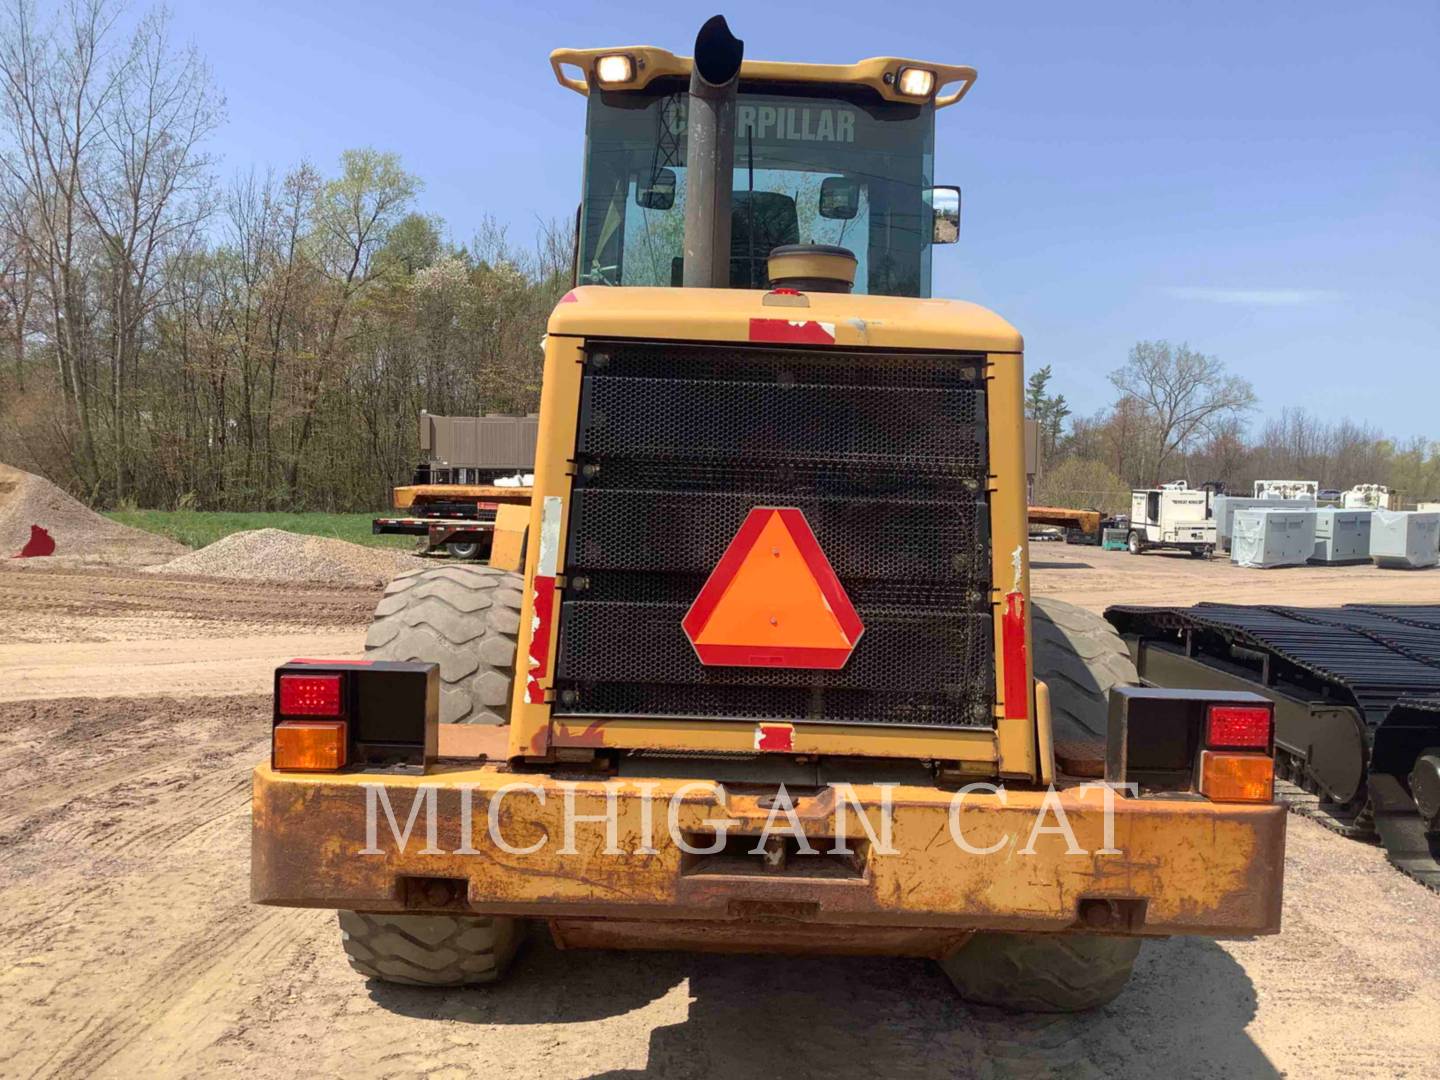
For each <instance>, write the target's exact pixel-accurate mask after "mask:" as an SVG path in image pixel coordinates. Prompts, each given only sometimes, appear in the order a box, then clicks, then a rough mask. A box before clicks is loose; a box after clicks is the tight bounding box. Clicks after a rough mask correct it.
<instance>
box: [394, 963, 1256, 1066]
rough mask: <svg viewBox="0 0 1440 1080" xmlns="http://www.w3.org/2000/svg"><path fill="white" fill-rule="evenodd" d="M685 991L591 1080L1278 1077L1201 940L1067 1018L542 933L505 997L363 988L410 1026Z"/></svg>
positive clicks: (895, 984)
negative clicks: (1091, 1008)
mask: <svg viewBox="0 0 1440 1080" xmlns="http://www.w3.org/2000/svg"><path fill="white" fill-rule="evenodd" d="M686 981H688V984H687V986H686V991H687V992H688V997H689V999H690V1001H689V1008H688V1014H687V1016H686V1019H685V1020H684V1021H683V1022H682V1023H678V1024H671V1025H668V1026H665V1027H659V1028H655V1029H653V1030H652V1031H651V1032H650V1035H649V1040H650V1041H649V1048H648V1055H647V1057H646V1066H645V1068H643V1069H641V1070H619V1071H604V1070H603V1068H602V1069H600V1070H599V1071H597V1072H596V1073H594V1074H593V1075H594V1076H595V1077H597V1078H600V1077H603V1078H606V1080H622V1078H640V1077H655V1078H665V1080H687V1078H695V1080H706V1078H718V1080H729V1078H737V1080H738V1078H744V1080H755V1078H756V1077H767V1076H783V1077H786V1078H787V1080H800V1078H804V1077H810V1076H816V1077H820V1076H823V1077H827V1078H834V1077H837V1076H838V1077H844V1076H880V1077H886V1078H887V1080H890V1078H897V1077H898V1078H904V1077H970V1076H974V1077H1028V1076H1051V1075H1063V1076H1065V1077H1066V1080H1075V1078H1077V1077H1101V1076H1104V1077H1110V1076H1134V1077H1150V1076H1155V1075H1161V1074H1163V1075H1168V1076H1217V1077H1218V1076H1243V1077H1247V1078H1249V1077H1267V1076H1277V1075H1278V1073H1277V1072H1276V1071H1275V1069H1274V1067H1273V1066H1272V1065H1271V1064H1270V1062H1269V1061H1268V1059H1266V1057H1265V1056H1264V1054H1263V1053H1261V1051H1260V1050H1259V1049H1258V1048H1257V1047H1256V1046H1255V1044H1254V1043H1253V1042H1252V1041H1251V1039H1250V1038H1249V1036H1248V1035H1247V1034H1246V1032H1245V1027H1246V1024H1247V1023H1249V1021H1250V1019H1251V1018H1252V1017H1253V1016H1254V1013H1255V991H1254V987H1253V985H1252V984H1251V982H1250V978H1249V976H1248V975H1246V974H1245V972H1244V970H1243V969H1242V968H1241V967H1240V966H1239V964H1237V963H1236V962H1235V960H1234V959H1233V958H1232V957H1231V956H1230V955H1229V954H1228V953H1226V952H1225V951H1224V950H1223V949H1221V948H1220V947H1219V946H1218V945H1216V944H1215V943H1213V942H1210V941H1205V940H1199V939H1172V940H1168V941H1158V942H1152V943H1150V944H1148V945H1147V946H1146V947H1145V949H1144V950H1142V952H1141V954H1140V959H1139V961H1138V962H1137V965H1136V970H1135V976H1134V978H1133V979H1132V980H1131V983H1130V985H1129V986H1128V987H1127V988H1126V990H1125V992H1124V993H1123V994H1122V995H1121V996H1120V998H1119V999H1118V1000H1117V1001H1116V1002H1115V1003H1114V1004H1112V1005H1110V1006H1108V1007H1106V1008H1104V1009H1101V1010H1098V1011H1096V1012H1092V1013H1088V1014H1081V1015H1074V1016H1034V1015H1032V1016H1014V1015H1010V1014H1006V1013H1002V1012H999V1011H996V1010H991V1009H984V1008H978V1007H971V1006H968V1005H967V1004H966V1003H965V1002H963V1001H961V1000H959V998H957V997H956V996H955V993H954V991H953V990H952V988H951V986H950V984H949V982H947V981H946V979H945V977H944V976H943V975H942V974H941V973H940V971H939V969H938V968H937V967H936V966H935V965H934V964H931V963H929V962H927V961H923V960H907V959H875V958H842V957H823V958H795V957H782V956H774V957H767V956H723V955H721V956H715V955H711V956H705V955H687V954H678V953H605V952H559V951H557V950H556V949H555V948H554V947H553V946H552V945H551V944H550V943H549V942H548V940H545V939H544V936H543V935H536V938H535V939H534V940H532V941H531V942H530V945H529V947H528V949H527V951H526V952H525V954H524V956H523V958H522V959H521V960H520V961H518V962H517V964H516V966H515V968H514V970H513V971H512V973H511V976H510V979H509V981H508V982H507V984H506V985H505V987H504V989H503V991H500V992H497V993H493V994H492V993H484V992H456V993H444V994H434V993H431V992H426V991H419V990H409V989H406V988H403V987H395V986H387V985H385V984H381V983H374V982H372V983H371V984H370V994H371V996H372V998H373V999H374V1000H375V1002H376V1003H377V1004H379V1005H380V1006H382V1007H383V1008H386V1009H389V1010H392V1011H394V1012H397V1013H401V1014H404V1015H407V1016H414V1017H418V1018H426V1019H433V1020H439V1021H444V1020H449V1021H452V1022H453V1021H460V1022H470V1023H480V1024H495V1025H511V1024H537V1023H543V1024H564V1023H585V1022H589V1021H595V1020H602V1019H605V1018H607V1017H615V1016H621V1015H624V1014H626V1013H630V1012H633V1011H634V1010H636V1009H639V1008H643V1007H645V1006H647V1005H649V1004H650V1003H652V1002H654V1001H656V1000H658V999H659V998H661V997H663V996H665V995H666V994H668V993H670V992H671V991H673V990H675V988H676V987H678V986H680V985H681V984H682V982H686ZM597 1065H598V1063H597Z"/></svg>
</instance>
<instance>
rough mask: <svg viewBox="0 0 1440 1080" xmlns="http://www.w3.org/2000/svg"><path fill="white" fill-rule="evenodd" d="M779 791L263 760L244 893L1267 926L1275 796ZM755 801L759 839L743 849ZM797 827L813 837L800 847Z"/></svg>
mask: <svg viewBox="0 0 1440 1080" xmlns="http://www.w3.org/2000/svg"><path fill="white" fill-rule="evenodd" d="M772 802H773V800H772V799H767V798H766V797H765V796H762V795H755V794H741V793H738V792H735V791H730V790H727V789H726V788H725V787H724V786H723V785H721V784H718V783H714V782H710V781H681V780H674V779H663V780H660V779H657V780H637V779H616V780H579V781H569V780H562V779H560V778H557V777H554V776H546V775H531V774H517V773H513V772H508V771H504V770H502V769H500V768H496V767H493V766H485V767H479V768H470V769H462V770H452V771H447V772H443V773H438V774H431V775H428V776H394V775H383V776H382V775H375V774H370V775H367V774H361V773H354V774H329V775H318V774H309V775H307V774H293V773H288V774H286V773H276V772H274V771H273V770H271V769H270V768H269V767H268V766H262V767H261V768H259V769H257V770H256V772H255V787H254V816H253V828H254V836H253V848H252V871H251V893H252V897H253V899H254V900H255V901H256V902H258V903H262V904H277V905H285V906H295V907H323V908H347V909H356V910H363V911H371V912H403V911H417V912H419V911H449V912H468V913H475V914H481V913H491V914H504V915H517V916H527V917H540V918H548V919H551V920H575V919H581V920H584V919H604V920H615V921H617V922H621V921H629V922H630V923H633V922H634V921H635V920H652V921H656V922H664V923H667V924H676V923H684V922H686V921H688V920H696V921H697V925H698V924H699V923H701V922H703V923H709V924H723V923H736V922H744V921H751V922H754V921H757V920H759V921H770V922H773V921H776V920H779V921H788V922H790V923H793V924H815V925H816V926H824V925H829V926H833V927H842V926H845V927H866V926H869V927H874V928H877V929H878V928H882V927H883V928H892V929H893V928H907V927H908V928H917V929H932V930H945V931H960V932H963V931H972V930H1034V931H1065V930H1076V929H1085V930H1095V929H1099V930H1102V931H1109V932H1122V933H1130V934H1145V935H1166V934H1201V935H1207V936H1214V937H1224V936H1240V935H1250V934H1266V933H1275V932H1277V931H1278V930H1279V926H1280V899H1281V879H1282V872H1283V864H1284V845H1285V815H1284V810H1283V809H1282V808H1281V807H1278V806H1273V805H1262V806H1252V805H1218V804H1213V803H1209V802H1206V801H1203V800H1200V799H1197V798H1183V797H1182V798H1169V799H1162V798H1144V799H1128V798H1123V797H1120V796H1119V795H1116V794H1115V793H1113V792H1110V791H1106V790H1104V789H1102V788H1100V787H1099V786H1094V787H1088V788H1085V789H1081V788H1070V789H1065V790H1061V791H1058V792H1050V793H1046V792H1040V791H1020V790H1003V791H998V792H997V791H994V790H993V789H990V788H989V786H988V785H979V786H977V788H976V789H975V790H970V791H967V792H963V793H958V792H952V791H944V790H940V789H936V788H928V787H907V786H890V787H886V786H881V785H856V786H854V787H853V788H852V787H848V786H834V787H830V788H826V789H822V790H821V791H820V792H818V793H815V794H804V795H797V796H795V798H794V802H793V806H794V816H793V818H790V817H787V815H786V813H784V812H783V810H784V804H782V805H781V809H780V810H777V809H775V807H774V806H773V805H772ZM1107 802H1108V803H1109V804H1110V808H1111V809H1110V812H1109V815H1108V817H1109V823H1108V832H1107V811H1106V804H1107ZM767 823H769V825H770V827H771V833H770V835H771V842H770V844H769V845H768V846H767V847H766V848H765V849H764V850H761V851H760V852H759V853H752V849H754V848H757V847H759V846H760V841H759V838H760V837H761V836H762V835H763V834H765V831H766V825H767ZM887 828H888V832H887ZM1067 830H1068V831H1067ZM797 831H799V832H803V833H804V835H805V838H806V843H807V844H808V846H810V847H811V848H812V849H814V850H815V851H816V852H817V854H816V855H808V854H803V853H800V852H799V851H798V848H799V847H800V844H799V841H798V840H797V839H795V837H794V836H790V835H788V834H791V833H794V832H797ZM725 836H728V837H729V842H728V843H726V844H725V845H724V846H723V848H722V849H720V850H717V851H715V852H710V853H703V852H702V853H697V852H700V849H704V848H710V847H714V846H716V843H717V838H721V837H725ZM787 837H788V838H787ZM841 838H845V842H844V843H840V842H838V841H840V840H841ZM752 840H753V841H754V842H753V843H752ZM686 846H688V847H690V848H692V849H695V850H694V851H686V850H684V847H686ZM842 848H843V849H846V850H843V851H842V850H840V849H842ZM766 850H768V852H769V857H768V858H767V856H766V854H765V851H766Z"/></svg>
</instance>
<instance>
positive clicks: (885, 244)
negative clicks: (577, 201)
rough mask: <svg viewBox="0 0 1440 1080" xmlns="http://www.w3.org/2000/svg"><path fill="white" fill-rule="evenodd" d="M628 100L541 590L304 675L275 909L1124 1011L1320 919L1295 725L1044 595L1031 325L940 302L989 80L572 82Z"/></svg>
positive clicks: (610, 57) (530, 578) (285, 706)
mask: <svg viewBox="0 0 1440 1080" xmlns="http://www.w3.org/2000/svg"><path fill="white" fill-rule="evenodd" d="M551 64H552V67H553V68H554V71H555V74H556V76H557V78H558V80H559V81H560V83H561V84H562V85H563V86H565V87H567V88H569V89H570V90H573V91H575V92H576V93H578V94H580V95H582V96H583V98H584V99H585V102H586V113H587V120H586V140H585V146H586V149H585V173H584V190H583V200H582V204H581V209H580V216H579V230H578V231H579V236H578V241H577V250H576V256H575V278H576V286H575V288H574V289H573V290H572V291H571V292H570V293H568V294H567V295H566V296H565V297H564V298H563V299H562V300H561V302H560V303H559V305H558V306H557V307H556V309H555V311H554V314H553V315H552V316H551V319H550V323H549V333H548V337H547V339H546V344H545V371H544V384H543V392H542V401H541V411H540V418H539V441H538V449H537V456H536V462H535V483H534V498H533V503H532V506H531V508H530V518H529V524H528V527H527V535H526V537H525V542H524V545H523V547H524V552H525V560H524V571H523V574H522V573H508V572H505V571H503V570H501V569H499V568H497V567H493V566H475V565H470V566H454V565H452V566H446V567H443V568H439V569H426V570H420V571H416V572H413V573H410V574H406V575H402V576H400V577H398V578H397V579H396V580H395V581H394V582H392V583H391V585H390V587H389V588H388V589H387V590H386V593H385V596H384V598H383V599H382V600H381V601H380V604H379V607H378V608H377V610H376V618H375V622H374V624H373V627H372V629H371V631H370V634H369V637H368V638H367V641H366V647H367V659H366V660H365V661H364V662H361V663H351V664H342V663H333V662H327V661H324V660H299V661H294V662H292V663H290V664H287V665H284V666H283V667H281V668H280V669H279V670H278V671H277V672H276V683H275V688H276V693H275V711H274V741H273V748H272V758H271V761H270V762H269V763H267V764H265V765H262V766H260V767H259V768H258V769H257V770H256V773H255V789H254V844H253V865H252V882H253V884H252V888H253V897H254V899H255V900H256V901H257V902H259V903H263V904H276V905H289V906H299V907H323V908H333V909H336V910H337V911H338V912H339V923H340V930H341V932H342V933H341V936H342V939H343V942H344V948H345V950H346V952H347V953H348V955H349V958H350V960H351V963H352V964H353V965H354V967H355V968H356V970H358V971H359V972H361V973H362V974H364V975H367V976H369V977H372V978H376V979H384V980H394V981H399V982H408V983H416V984H422V985H457V984H465V983H479V982H488V981H491V980H494V979H496V978H498V977H499V976H500V975H501V974H503V972H504V970H505V967H506V965H507V963H508V962H509V960H510V957H511V956H512V955H513V954H514V952H515V950H516V948H517V946H518V945H519V943H520V942H521V940H522V938H523V936H524V933H525V932H544V933H548V934H549V935H551V937H552V938H553V940H554V941H555V942H556V943H557V944H558V945H559V946H560V947H561V948H565V949H571V948H576V949H585V948H602V949H695V950H726V951H763V952H767V953H868V954H887V955H897V956H901V955H904V956H927V957H933V958H935V959H936V960H937V961H939V963H940V964H941V965H943V967H944V969H945V971H946V972H947V973H948V974H949V975H950V977H951V979H952V980H953V982H954V983H955V985H956V987H957V988H958V990H959V992H960V993H961V994H962V995H963V996H964V997H966V998H968V999H970V1000H973V1001H977V1002H984V1003H989V1004H994V1005H1000V1006H1004V1007H1009V1008H1016V1009H1035V1010H1076V1009H1083V1008H1088V1007H1092V1006H1095V1005H1098V1004H1101V1003H1104V1002H1107V1001H1109V1000H1111V999H1112V998H1114V997H1115V996H1116V995H1117V994H1118V993H1119V992H1120V991H1121V989H1122V988H1123V986H1124V984H1125V981H1126V979H1127V978H1128V976H1129V973H1130V969H1131V966H1132V964H1133V962H1134V959H1135V956H1136V953H1137V952H1138V950H1139V949H1140V947H1141V945H1142V943H1143V942H1144V941H1145V940H1146V939H1147V938H1159V937H1164V936H1167V935H1175V934H1192V935H1203V936H1211V937H1229V936H1242V935H1252V934H1267V933H1275V932H1276V931H1277V930H1278V928H1279V920H1280V896H1281V875H1282V868H1283V847H1284V830H1285V819H1284V812H1283V809H1282V808H1281V807H1279V806H1277V805H1276V804H1275V803H1274V802H1273V801H1272V797H1271V795H1272V770H1273V767H1272V752H1273V716H1272V706H1271V704H1270V703H1269V702H1268V701H1267V700H1265V699H1264V698H1261V697H1258V696H1256V695H1254V694H1251V693H1247V692H1245V691H1243V690H1237V691H1233V692H1230V691H1226V692H1221V691H1211V692H1196V693H1190V692H1186V691H1160V690H1154V689H1151V688H1147V687H1143V686H1140V685H1137V684H1138V682H1139V680H1138V679H1137V677H1136V672H1135V668H1134V666H1133V664H1132V663H1131V659H1130V655H1129V653H1128V652H1127V649H1126V646H1125V644H1124V642H1123V641H1122V640H1121V639H1120V638H1119V637H1118V636H1117V634H1116V633H1115V631H1114V630H1113V629H1112V628H1111V627H1110V626H1109V625H1108V624H1107V623H1106V622H1105V621H1104V620H1103V619H1102V618H1100V617H1099V616H1098V615H1095V614H1092V613H1090V612H1086V611H1082V610H1080V609H1078V608H1075V607H1072V606H1070V605H1066V604H1061V603H1056V602H1051V601H1046V600H1044V599H1039V598H1037V599H1035V600H1034V601H1033V602H1032V599H1031V595H1030V581H1029V562H1028V553H1027V542H1026V537H1027V525H1026V504H1025V464H1024V451H1023V434H1022V433H1023V426H1024V425H1023V397H1024V379H1023V372H1022V367H1023V362H1022V342H1021V337H1020V334H1019V333H1018V332H1017V331H1016V330H1015V329H1014V328H1013V327H1011V326H1010V325H1009V324H1008V323H1006V322H1005V321H1004V320H1003V319H1001V318H1000V317H999V316H998V315H995V314H994V313H992V312H990V311H986V310H984V309H982V308H979V307H977V306H975V305H973V304H968V303H964V302H961V301H956V300H943V299H932V298H931V297H930V283H931V257H932V253H933V252H934V251H935V250H936V248H937V247H938V246H940V245H944V244H947V243H951V242H954V241H955V240H956V239H957V238H958V235H959V192H958V190H957V189H954V188H946V187H944V186H937V185H936V184H935V183H934V182H933V177H932V175H931V172H932V165H933V160H934V133H935V123H936V117H937V115H938V114H939V113H940V112H941V111H942V110H944V109H947V108H949V107H951V106H953V105H955V104H956V103H958V102H959V101H960V100H961V99H962V98H964V97H965V95H966V94H967V92H968V91H969V90H970V88H971V86H972V85H973V83H974V81H975V71H974V70H973V69H972V68H968V67H958V66H952V65H946V64H936V63H929V62H923V61H917V60H908V59H900V58H894V57H875V58H872V59H868V60H862V61H860V62H859V63H855V64H849V65H833V66H832V65H808V64H790V63H775V62H768V61H754V60H749V59H745V58H744V55H743V43H742V42H740V41H739V40H737V39H736V38H735V37H734V36H733V35H732V34H731V33H730V31H729V28H728V27H727V26H726V24H725V22H724V20H723V19H721V18H719V17H716V18H715V19H712V20H710V21H709V22H707V23H706V24H705V26H704V27H703V28H702V29H701V31H700V34H699V36H698V38H697V40H696V43H695V49H694V56H693V57H685V56H676V55H673V54H672V53H670V52H667V51H665V50H662V49H658V48H651V47H639V48H618V49H591V50H570V49H563V50H559V51H557V52H555V53H554V54H552V56H551Z"/></svg>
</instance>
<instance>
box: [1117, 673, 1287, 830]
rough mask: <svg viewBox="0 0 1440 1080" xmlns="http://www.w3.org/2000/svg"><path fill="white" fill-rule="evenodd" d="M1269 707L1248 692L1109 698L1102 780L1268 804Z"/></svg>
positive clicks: (1131, 692) (1131, 691)
mask: <svg viewBox="0 0 1440 1080" xmlns="http://www.w3.org/2000/svg"><path fill="white" fill-rule="evenodd" d="M1274 740H1275V706H1274V704H1273V703H1272V702H1271V701H1270V700H1269V699H1268V698H1265V697H1262V696H1261V695H1259V694H1255V693H1251V692H1249V691H1234V692H1227V691H1209V690H1163V689H1159V688H1156V687H1148V686H1122V687H1116V688H1115V689H1113V690H1112V691H1111V692H1110V725H1109V732H1108V736H1107V740H1106V748H1105V750H1106V757H1105V778H1106V780H1108V781H1111V782H1119V783H1126V784H1133V785H1135V786H1137V787H1138V788H1139V789H1140V790H1142V791H1145V792H1163V791H1175V792H1192V793H1197V792H1198V793H1199V794H1201V795H1204V796H1205V797H1206V798H1208V799H1210V800H1212V801H1213V802H1249V803H1268V802H1270V801H1271V800H1272V798H1273V797H1274V783H1275V763H1274V760H1273V758H1272V756H1271V755H1272V748H1273V747H1274Z"/></svg>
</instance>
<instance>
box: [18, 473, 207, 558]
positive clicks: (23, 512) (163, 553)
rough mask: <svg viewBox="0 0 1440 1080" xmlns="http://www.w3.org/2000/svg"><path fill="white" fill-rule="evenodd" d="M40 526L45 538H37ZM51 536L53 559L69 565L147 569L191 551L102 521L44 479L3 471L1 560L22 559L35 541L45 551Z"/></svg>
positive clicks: (159, 537)
mask: <svg viewBox="0 0 1440 1080" xmlns="http://www.w3.org/2000/svg"><path fill="white" fill-rule="evenodd" d="M35 526H39V528H40V529H42V530H44V533H43V534H37V532H36V530H35ZM47 535H48V537H49V538H50V540H53V541H54V545H55V546H54V550H53V551H51V552H50V553H49V555H50V557H51V558H56V559H61V560H65V561H84V562H104V563H118V564H122V565H127V566H146V565H149V564H152V563H158V562H164V561H165V560H166V559H173V558H174V557H175V556H176V555H178V554H179V553H181V552H183V551H184V550H185V548H184V546H183V545H181V544H177V543H175V542H174V541H173V540H168V539H166V538H165V537H163V536H156V535H155V534H154V533H148V532H144V531H143V530H140V529H132V528H129V527H128V526H126V525H121V524H119V523H117V522H114V521H111V520H110V519H109V518H106V517H101V516H100V515H99V514H97V513H95V511H93V510H91V509H90V508H89V507H87V506H85V505H84V504H83V503H80V502H77V501H76V500H75V499H72V498H71V497H70V496H69V495H67V494H65V492H63V491H61V490H60V489H59V488H58V487H56V486H55V485H54V484H52V483H51V482H50V481H49V480H46V479H45V478H44V477H40V476H36V475H34V474H33V473H28V472H23V471H22V470H20V469H14V468H11V467H10V466H9V465H0V558H3V559H10V558H11V557H12V556H15V555H18V554H19V553H20V552H21V550H22V549H24V548H25V547H26V545H27V544H30V543H31V542H32V540H34V541H36V548H37V549H38V550H44V549H45V548H47V547H48V546H49V545H48V544H47V543H45V542H44V540H43V536H47ZM19 561H22V562H27V563H28V562H31V561H38V562H43V561H44V560H43V559H39V560H29V559H26V560H19Z"/></svg>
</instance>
